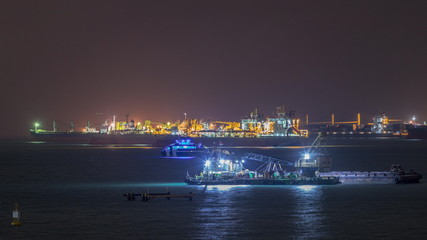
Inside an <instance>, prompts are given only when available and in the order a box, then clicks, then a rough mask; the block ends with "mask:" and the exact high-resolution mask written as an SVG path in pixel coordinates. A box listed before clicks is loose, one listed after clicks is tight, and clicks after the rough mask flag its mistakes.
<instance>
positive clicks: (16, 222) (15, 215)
mask: <svg viewBox="0 0 427 240" xmlns="http://www.w3.org/2000/svg"><path fill="white" fill-rule="evenodd" d="M20 219H21V212H19V210H18V204H17V203H15V210H13V212H12V226H21V220H20Z"/></svg>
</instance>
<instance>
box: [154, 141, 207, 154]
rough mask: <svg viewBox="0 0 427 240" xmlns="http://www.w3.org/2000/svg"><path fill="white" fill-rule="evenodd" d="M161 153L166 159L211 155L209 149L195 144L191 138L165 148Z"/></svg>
mask: <svg viewBox="0 0 427 240" xmlns="http://www.w3.org/2000/svg"><path fill="white" fill-rule="evenodd" d="M161 153H162V156H166V157H195V156H199V155H204V154H207V153H209V149H208V148H207V147H205V146H203V145H202V144H201V143H199V144H195V143H193V141H192V140H191V138H183V139H178V140H175V143H172V144H170V145H168V146H166V147H164V148H163V149H162V151H161Z"/></svg>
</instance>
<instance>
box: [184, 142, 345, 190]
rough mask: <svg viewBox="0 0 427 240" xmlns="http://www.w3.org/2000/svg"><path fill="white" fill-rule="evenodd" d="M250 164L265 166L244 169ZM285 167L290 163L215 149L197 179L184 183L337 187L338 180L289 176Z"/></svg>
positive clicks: (296, 173)
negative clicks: (245, 165)
mask: <svg viewBox="0 0 427 240" xmlns="http://www.w3.org/2000/svg"><path fill="white" fill-rule="evenodd" d="M247 160H252V161H259V162H262V165H261V166H260V167H258V168H257V169H256V170H254V171H251V170H249V169H245V168H244V166H243V164H244V163H245V161H247ZM282 165H290V163H289V162H288V161H284V160H280V159H275V158H271V157H267V156H263V155H259V154H254V153H248V154H245V155H243V156H240V157H235V156H234V157H233V156H232V154H230V153H229V152H228V151H224V150H220V149H216V150H215V151H213V154H212V156H211V157H210V158H208V159H207V160H206V161H205V162H204V167H203V171H202V172H201V173H200V174H199V175H196V176H194V177H191V176H189V175H188V174H187V177H186V178H185V182H186V183H187V184H189V185H335V184H338V183H339V179H338V178H337V177H335V176H330V177H329V176H328V177H317V176H305V175H301V174H300V172H298V171H296V172H287V171H286V170H284V169H283V167H282Z"/></svg>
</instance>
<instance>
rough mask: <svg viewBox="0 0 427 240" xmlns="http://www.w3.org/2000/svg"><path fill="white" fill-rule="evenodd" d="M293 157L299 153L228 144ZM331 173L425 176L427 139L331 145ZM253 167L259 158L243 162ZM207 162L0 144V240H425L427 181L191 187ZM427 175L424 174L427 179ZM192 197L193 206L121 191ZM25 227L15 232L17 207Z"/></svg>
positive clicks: (122, 150)
mask: <svg viewBox="0 0 427 240" xmlns="http://www.w3.org/2000/svg"><path fill="white" fill-rule="evenodd" d="M229 150H230V151H232V152H236V153H244V152H253V153H259V154H264V155H268V156H273V157H276V158H280V159H285V160H294V159H295V158H297V157H298V155H299V153H300V152H301V151H303V150H304V148H301V147H289V146H288V147H258V148H245V147H240V148H230V149H229ZM327 151H328V152H329V153H330V154H331V155H332V157H333V167H332V170H354V171H372V170H388V169H389V167H390V166H391V164H393V163H400V164H402V165H403V167H405V168H407V169H409V168H410V169H414V170H416V171H419V172H421V173H424V175H426V174H427V142H426V141H420V140H418V141H417V140H399V139H381V140H378V139H377V140H372V139H371V140H351V141H343V142H342V144H338V145H330V146H328V147H327ZM245 164H246V165H245V166H246V167H247V168H249V169H254V168H255V167H257V164H258V165H259V163H257V162H249V161H247V162H246V163H245ZM202 165H203V159H197V158H193V159H188V158H182V159H181V158H163V157H161V156H160V148H151V147H146V146H143V145H84V144H49V143H43V142H26V141H14V142H11V141H3V142H0V239H2V240H8V239H85V240H87V239H425V238H426V237H427V183H426V182H427V181H426V180H425V179H422V181H421V183H419V184H408V185H395V184H388V185H387V184H364V185H344V184H341V185H336V186H208V187H206V188H205V187H204V186H187V185H185V184H184V183H183V182H184V178H185V176H186V174H187V172H189V174H192V175H193V174H196V173H198V172H199V171H200V170H201V168H202ZM426 176H427V175H426ZM166 191H170V192H171V193H172V194H180V193H188V192H192V193H193V194H194V197H193V200H192V201H189V200H186V199H171V200H170V201H168V200H166V199H154V200H152V201H149V202H142V201H141V198H137V199H136V200H135V201H127V199H126V197H123V193H127V192H134V193H142V192H153V193H154V192H166ZM15 202H16V203H18V204H19V208H20V210H21V221H22V226H19V227H13V226H11V224H10V223H11V220H12V211H13V209H14V204H15Z"/></svg>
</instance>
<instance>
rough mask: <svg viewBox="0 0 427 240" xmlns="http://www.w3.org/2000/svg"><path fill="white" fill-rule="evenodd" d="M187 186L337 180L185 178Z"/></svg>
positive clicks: (330, 181)
mask: <svg viewBox="0 0 427 240" xmlns="http://www.w3.org/2000/svg"><path fill="white" fill-rule="evenodd" d="M185 182H186V183H187V184H188V185H336V184H339V183H340V182H339V180H338V178H335V177H330V178H307V179H221V180H199V179H195V178H186V179H185Z"/></svg>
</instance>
